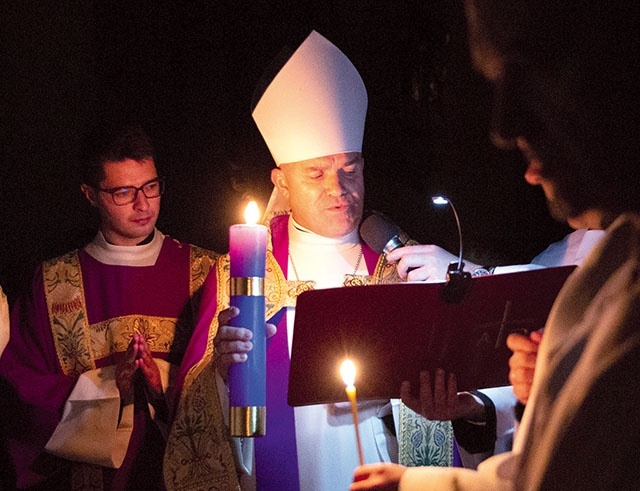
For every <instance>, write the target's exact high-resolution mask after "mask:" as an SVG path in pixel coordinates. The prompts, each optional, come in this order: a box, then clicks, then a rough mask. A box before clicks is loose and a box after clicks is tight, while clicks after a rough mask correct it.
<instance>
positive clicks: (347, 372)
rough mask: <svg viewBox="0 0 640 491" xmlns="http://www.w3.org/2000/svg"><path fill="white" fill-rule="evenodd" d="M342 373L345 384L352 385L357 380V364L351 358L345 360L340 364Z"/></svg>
mask: <svg viewBox="0 0 640 491" xmlns="http://www.w3.org/2000/svg"><path fill="white" fill-rule="evenodd" d="M340 375H341V376H342V381H343V382H344V384H345V385H347V386H351V385H354V384H355V382H356V366H355V364H354V363H353V362H352V361H351V360H344V361H343V362H342V365H340Z"/></svg>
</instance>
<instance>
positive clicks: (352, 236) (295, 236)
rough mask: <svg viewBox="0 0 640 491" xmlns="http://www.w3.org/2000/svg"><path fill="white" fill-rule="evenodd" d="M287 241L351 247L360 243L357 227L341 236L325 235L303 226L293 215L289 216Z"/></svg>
mask: <svg viewBox="0 0 640 491" xmlns="http://www.w3.org/2000/svg"><path fill="white" fill-rule="evenodd" d="M289 220H290V221H289V242H290V243H296V244H306V245H315V246H323V245H329V246H338V247H340V246H342V245H345V246H347V247H353V245H354V244H359V243H360V236H359V235H358V229H357V228H355V229H353V230H352V231H351V232H349V233H348V234H346V235H343V236H342V237H325V236H323V235H318V234H316V233H315V232H313V231H311V230H309V229H308V228H306V227H303V226H302V225H300V224H299V223H298V222H296V221H295V220H294V219H293V216H291V217H290V218H289Z"/></svg>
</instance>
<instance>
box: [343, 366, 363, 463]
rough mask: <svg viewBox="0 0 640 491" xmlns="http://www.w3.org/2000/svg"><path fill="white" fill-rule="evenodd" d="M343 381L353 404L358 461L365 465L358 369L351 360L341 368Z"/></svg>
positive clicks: (352, 411)
mask: <svg viewBox="0 0 640 491" xmlns="http://www.w3.org/2000/svg"><path fill="white" fill-rule="evenodd" d="M340 374H341V375H342V380H343V381H344V383H345V385H346V392H347V397H348V398H349V402H350V403H351V414H352V415H353V426H354V428H355V430H356V445H357V446H358V461H359V462H360V465H364V456H363V454H362V442H361V441H360V424H359V421H358V404H357V401H356V386H355V378H356V367H355V365H354V364H353V362H352V361H351V360H345V361H343V362H342V365H341V367H340Z"/></svg>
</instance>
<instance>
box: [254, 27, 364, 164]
mask: <svg viewBox="0 0 640 491" xmlns="http://www.w3.org/2000/svg"><path fill="white" fill-rule="evenodd" d="M366 112H367V91H366V89H365V87H364V83H363V82H362V78H361V77H360V74H359V73H358V71H357V70H356V68H355V67H354V66H353V64H352V63H351V61H349V58H347V57H346V56H345V55H344V53H343V52H342V51H340V50H339V49H338V48H337V47H336V46H335V45H333V44H332V43H331V42H330V41H329V40H327V39H326V38H325V37H323V36H322V35H320V34H319V33H317V32H316V31H312V32H311V34H309V36H308V37H307V38H306V39H305V41H304V42H303V43H302V44H301V45H300V47H299V48H298V49H297V50H296V51H295V52H294V53H293V55H291V57H290V58H289V60H288V61H287V62H286V63H285V64H284V66H283V67H282V68H281V69H280V71H279V72H278V74H277V75H276V76H275V78H274V79H273V81H272V82H271V83H270V84H269V86H268V87H267V89H266V90H265V92H264V94H263V95H262V97H261V98H260V100H259V101H258V103H257V104H256V106H255V108H254V110H253V113H252V116H253V119H254V121H255V122H256V125H257V126H258V129H259V130H260V133H261V134H262V137H263V138H264V141H265V142H266V144H267V146H268V147H269V151H270V152H271V155H272V156H273V159H274V160H275V162H276V165H278V166H279V165H280V164H286V163H290V162H299V161H301V160H308V159H312V158H316V157H323V156H326V155H333V154H337V153H347V152H361V151H362V137H363V134H364V122H365V116H366Z"/></svg>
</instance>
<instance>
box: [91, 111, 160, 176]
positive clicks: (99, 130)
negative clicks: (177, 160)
mask: <svg viewBox="0 0 640 491" xmlns="http://www.w3.org/2000/svg"><path fill="white" fill-rule="evenodd" d="M153 155H154V154H153V146H152V144H151V139H150V138H149V135H148V134H147V133H146V131H145V130H144V129H143V128H142V127H141V126H140V125H138V124H126V125H101V126H99V127H95V128H93V129H92V130H91V131H89V132H88V133H87V134H86V135H85V137H84V139H83V142H82V145H81V148H80V165H81V178H82V182H83V183H85V184H89V185H90V186H97V185H98V184H99V183H100V181H102V179H104V166H103V164H104V163H105V162H121V161H122V160H125V159H132V160H137V161H140V160H143V159H146V158H153Z"/></svg>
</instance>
